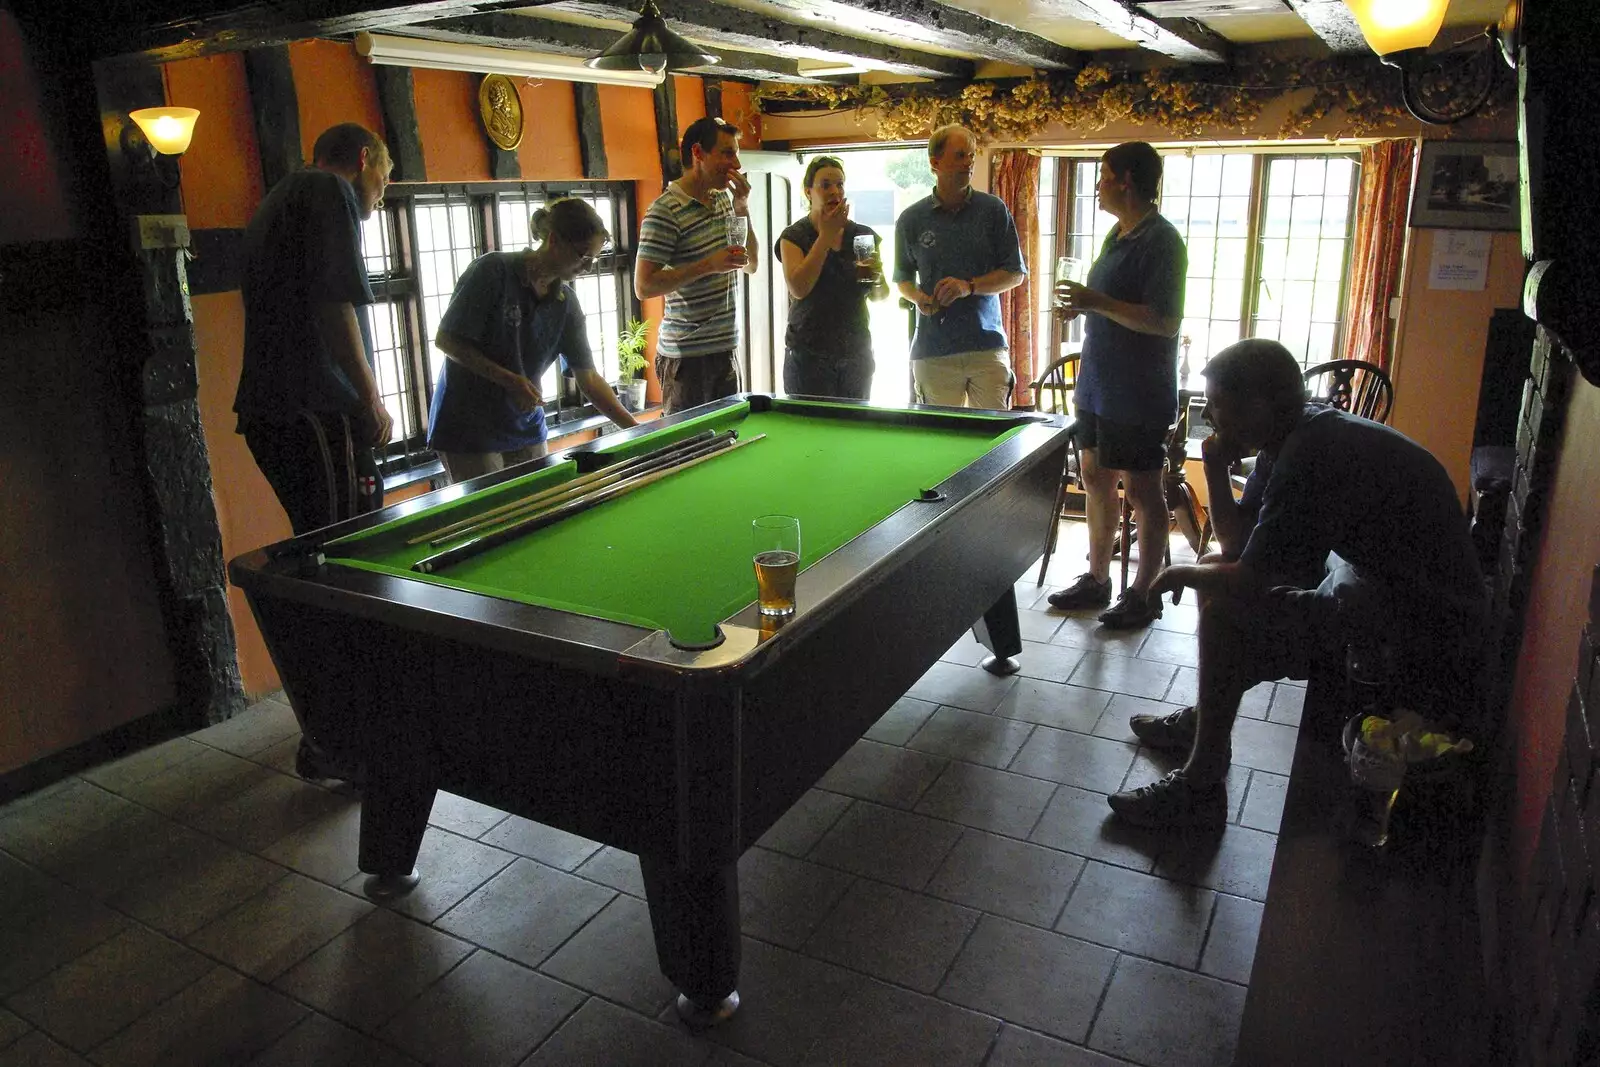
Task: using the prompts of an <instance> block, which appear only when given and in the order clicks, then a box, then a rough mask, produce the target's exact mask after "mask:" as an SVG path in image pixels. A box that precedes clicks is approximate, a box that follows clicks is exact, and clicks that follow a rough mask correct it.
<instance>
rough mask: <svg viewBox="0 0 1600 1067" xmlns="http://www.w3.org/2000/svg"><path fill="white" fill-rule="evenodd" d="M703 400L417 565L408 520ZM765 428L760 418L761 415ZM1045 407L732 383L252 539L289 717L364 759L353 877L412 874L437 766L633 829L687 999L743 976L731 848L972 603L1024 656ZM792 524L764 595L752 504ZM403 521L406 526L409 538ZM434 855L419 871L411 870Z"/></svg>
mask: <svg viewBox="0 0 1600 1067" xmlns="http://www.w3.org/2000/svg"><path fill="white" fill-rule="evenodd" d="M706 428H713V429H733V430H735V431H736V432H737V433H738V434H739V435H740V439H741V440H742V441H748V442H749V443H748V444H744V445H742V446H741V447H739V448H738V449H735V450H734V451H732V452H730V453H728V454H725V455H719V456H717V457H716V458H714V459H710V460H708V461H706V462H704V463H701V464H699V465H698V466H696V467H694V468H693V469H690V470H685V471H682V472H680V473H677V474H673V475H671V476H669V477H666V478H664V479H662V480H660V481H658V482H656V483H655V484H652V485H649V486H646V487H644V488H641V489H639V490H638V491H636V492H633V493H630V494H628V495H626V496H622V497H620V498H618V499H616V500H613V501H610V502H608V503H605V504H601V505H599V506H596V507H594V508H592V509H590V510H587V511H584V512H582V513H580V514H577V515H574V516H572V517H571V518H569V519H566V520H564V521H563V522H561V523H558V524H556V525H554V526H550V527H547V528H545V529H542V530H539V531H537V532H534V533H532V534H530V535H529V536H527V537H525V538H518V539H516V540H513V541H511V542H509V543H507V544H504V545H501V546H499V547H497V548H495V549H493V550H491V551H488V552H485V553H483V554H481V555H478V556H475V557H473V558H471V559H468V560H464V561H462V562H460V563H457V564H455V565H453V566H449V567H445V568H443V569H442V570H441V571H439V572H438V573H431V574H424V573H419V572H418V571H417V570H415V569H413V566H414V564H415V563H416V561H417V560H418V559H419V558H421V557H422V556H424V555H427V554H429V553H431V552H434V551H436V550H437V549H436V548H435V547H430V545H429V544H428V543H427V541H426V540H425V539H422V538H421V535H422V534H424V533H432V532H433V531H435V530H437V529H439V528H441V527H443V526H444V525H446V524H448V523H450V522H452V521H455V520H458V519H460V518H462V517H470V516H473V515H476V514H479V513H482V512H484V511H487V510H489V509H491V508H494V507H497V506H501V505H503V504H505V503H507V502H509V501H512V500H515V499H518V498H520V497H527V496H529V495H531V494H532V493H535V492H538V491H540V490H543V489H545V488H548V487H549V486H551V485H554V484H557V483H559V482H562V481H565V480H568V479H571V478H575V477H578V476H581V475H583V474H585V473H587V472H590V471H593V470H596V469H598V468H600V467H604V466H606V465H609V464H612V463H615V462H618V461H620V460H622V459H626V458H628V457H630V456H633V455H636V454H638V453H641V452H643V451H648V450H650V449H653V448H656V447H659V446H661V445H663V444H664V443H669V442H672V441H675V440H680V439H683V438H685V437H687V436H690V435H693V434H695V433H697V432H703V431H704V430H705V429H706ZM758 435H761V437H760V439H759V440H756V439H755V438H756V437H757V436H758ZM1066 454H1067V426H1066V422H1065V420H1064V419H1062V418H1061V417H1060V416H1053V415H1051V416H1046V415H1033V414H1025V413H1009V414H1008V413H983V412H967V411H958V410H950V409H940V408H908V409H890V408H882V407H874V406H871V405H866V404H855V403H843V402H841V403H824V402H818V401H804V400H798V399H791V398H784V397H771V396H766V395H763V394H744V395H741V396H738V397H734V398H731V399H729V400H726V401H722V402H719V403H717V404H714V405H707V406H705V407H700V408H696V409H693V410H692V411H689V412H684V413H681V414H679V415H675V416H672V417H669V418H665V419H662V420H660V421H659V422H656V423H651V424H649V425H648V426H647V427H640V428H636V429H633V430H629V431H626V432H623V433H617V434H612V435H609V436H606V437H603V438H601V439H600V440H598V441H595V442H591V443H588V444H585V445H582V446H580V447H577V448H574V449H570V450H566V451H562V452H556V453H553V454H552V455H550V456H547V457H545V458H544V459H541V460H537V461H534V462H532V463H528V464H523V465H520V466H517V467H514V468H510V469H508V470H506V471H502V472H499V473H497V474H493V475H488V476H485V477H482V478H478V479H475V480H473V481H470V482H466V483H464V484H462V485H457V486H451V487H449V488H447V489H441V490H438V491H435V492H433V493H431V494H428V495H427V496H423V497H420V498H417V499H415V500H410V501H406V502H404V503H401V504H397V505H394V506H392V507H389V508H386V509H384V510H383V511H380V512H377V513H375V514H373V515H367V516H362V517H359V518H356V519H352V520H350V521H348V522H344V523H340V524H337V525H334V526H330V527H327V528H324V529H322V530H318V531H314V532H312V533H309V534H305V535H302V536H300V537H297V538H294V539H291V540H289V541H284V542H280V543H279V544H276V545H272V546H269V547H267V548H264V549H260V550H257V551H254V552H251V553H248V554H246V555H244V556H241V557H239V558H237V559H235V560H233V562H232V563H231V564H230V566H229V575H230V577H231V578H232V580H233V582H234V584H235V585H237V586H238V587H239V588H241V589H242V590H244V592H245V594H246V595H247V597H248V599H249V602H250V605H251V609H252V610H253V611H254V613H255V616H256V619H257V620H258V621H259V623H260V626H261V631H262V633H263V635H264V636H265V638H266V642H267V646H268V649H269V650H270V651H271V654H272V657H273V660H274V662H275V663H276V664H277V667H278V671H279V674H280V676H281V678H282V680H283V686H284V690H285V692H286V693H287V695H288V697H289V700H290V702H291V703H292V704H293V705H294V708H295V710H296V713H297V715H298V716H299V718H300V722H301V725H302V727H303V728H304V730H305V732H306V733H307V735H308V736H310V737H311V738H313V739H314V740H315V741H316V742H317V743H318V744H319V745H320V746H321V747H322V748H324V749H325V750H326V751H327V752H328V753H329V754H330V756H331V757H332V758H334V759H336V760H338V761H340V762H341V763H344V764H346V765H351V764H359V765H361V766H363V767H364V768H365V770H366V780H365V783H364V785H363V790H362V811H361V836H360V845H359V851H360V857H359V859H360V867H361V870H362V871H364V872H366V873H368V874H369V875H370V876H371V877H370V878H369V879H368V885H369V892H372V893H373V894H374V895H380V894H382V893H386V892H387V893H393V892H403V891H404V890H405V889H406V888H408V887H409V886H411V885H414V884H415V879H416V878H417V877H418V874H417V872H415V871H414V869H413V868H414V866H415V863H416V858H417V853H418V849H419V847H420V844H421V841H422V836H423V832H424V830H425V828H426V826H427V820H428V815H429V812H430V810H431V808H432V804H433V799H434V793H435V790H437V789H446V790H450V791H452V792H455V793H458V794H461V795H463V796H467V797H471V798H473V799H476V800H479V801H482V802H484V803H486V804H491V805H493V806H495V807H498V808H502V809H504V810H507V811H510V812H514V813H516V814H519V815H522V816H525V817H527V818H530V819H534V820H536V821H538V822H541V823H545V824H547V825H551V826H556V827H559V828H561V829H564V830H567V831H570V832H572V833H575V834H580V835H582V836H584V837H587V838H591V839H594V840H597V841H601V842H605V843H606V844H610V845H614V846H616V847H617V848H620V849H624V850H626V851H629V852H634V853H637V854H638V856H639V859H640V865H641V869H642V872H643V875H644V882H645V889H646V896H647V899H648V904H649V909H650V917H651V924H652V928H653V931H654V936H655V942H656V950H657V955H658V958H659V961H660V964H661V969H662V972H663V973H664V974H665V975H666V976H667V977H668V978H669V979H670V980H671V981H672V982H673V983H674V984H675V985H676V987H677V988H678V990H679V992H680V997H679V1010H680V1011H681V1012H683V1013H684V1014H685V1015H686V1016H688V1017H690V1018H700V1019H702V1020H715V1019H716V1018H719V1017H723V1016H725V1015H726V1014H728V1013H730V1012H731V1011H732V1010H733V1009H734V1008H736V1007H737V1004H738V994H737V991H736V985H737V977H738V967H739V929H738V924H739V907H738V884H737V868H736V862H737V860H738V858H739V855H740V854H741V853H742V852H743V851H744V850H745V849H746V848H747V847H749V845H750V844H751V843H752V842H754V841H755V840H756V839H757V838H758V837H760V836H761V834H762V833H763V832H765V831H766V830H767V829H768V828H769V827H770V826H772V824H773V823H774V822H776V821H777V820H778V818H779V817H780V816H782V815H783V813H784V812H785V811H787V810H788V809H789V807H790V806H791V805H793V804H794V803H795V801H796V800H798V799H799V798H800V797H801V796H802V795H803V794H804V793H805V792H806V790H807V789H808V788H809V787H810V786H811V785H813V784H814V783H815V782H816V780H817V779H818V778H819V777H821V776H822V774H823V773H824V772H825V771H826V770H827V769H828V768H829V767H830V766H831V765H832V764H833V763H834V761H836V760H837V759H838V758H839V757H840V756H841V755H843V754H844V752H845V751H846V750H847V749H848V748H849V747H850V746H851V745H852V744H853V743H854V742H855V741H856V740H857V739H858V738H859V737H860V736H861V735H862V734H863V733H864V732H865V731H866V730H867V728H868V727H870V726H871V725H872V723H873V722H874V721H876V720H877V718H878V717H879V716H880V715H882V714H883V712H884V711H885V710H887V709H888V708H889V706H890V705H891V704H893V703H894V701H895V700H896V699H898V698H899V697H900V696H901V695H902V694H903V693H904V692H905V691H906V689H907V688H909V687H910V686H911V684H912V683H913V682H915V681H916V680H917V679H918V678H919V677H920V676H921V675H922V674H923V673H924V672H925V671H926V670H927V669H928V668H929V667H930V666H931V665H932V664H933V663H934V662H935V661H936V660H937V659H938V657H939V655H940V654H941V653H942V652H944V650H945V649H947V648H949V647H950V645H951V644H952V643H953V642H954V641H955V640H956V639H957V638H958V637H960V635H961V633H962V631H963V630H966V629H967V628H968V627H972V628H973V630H974V632H975V633H976V634H977V636H978V637H979V639H980V640H982V641H983V642H984V643H985V644H986V645H987V646H988V647H989V649H990V650H991V651H992V652H993V653H994V655H993V656H991V657H990V658H989V660H988V661H987V662H986V664H985V666H986V667H987V668H988V669H990V670H993V671H996V672H1000V673H1004V672H1007V671H1011V670H1015V669H1016V668H1017V662H1016V659H1015V657H1016V656H1017V655H1018V654H1020V652H1021V651H1022V642H1021V640H1020V635H1019V633H1018V628H1017V609H1016V599H1015V594H1014V588H1013V583H1014V582H1015V581H1016V579H1017V578H1018V577H1019V576H1020V575H1021V574H1022V573H1023V571H1024V570H1025V569H1026V568H1027V567H1028V565H1029V564H1030V563H1031V562H1032V561H1033V560H1034V559H1036V558H1037V557H1038V555H1039V552H1040V547H1041V546H1042V544H1043V543H1044V534H1045V531H1046V529H1047V527H1048V524H1049V523H1050V522H1051V521H1052V520H1053V517H1054V516H1053V505H1054V501H1055V496H1056V489H1057V486H1058V485H1059V483H1060V480H1061V476H1062V471H1063V469H1064V466H1065V463H1066ZM774 512H777V513H784V514H790V515H795V516H797V517H799V519H800V522H801V568H802V570H801V572H800V575H799V579H798V582H797V586H796V594H797V596H796V598H797V609H796V611H795V613H794V614H793V615H792V616H791V617H789V619H788V620H787V622H786V623H785V624H784V625H782V626H781V627H775V626H773V625H771V624H765V625H764V624H763V623H762V621H761V617H760V615H759V613H758V612H757V610H756V605H755V603H754V599H755V576H754V572H753V568H752V566H751V559H750V557H751V549H750V533H749V530H750V522H751V519H752V518H753V517H755V516H757V515H761V514H767V513H774ZM412 541H420V543H418V544H410V543H409V542H412ZM423 873H424V874H425V872H423Z"/></svg>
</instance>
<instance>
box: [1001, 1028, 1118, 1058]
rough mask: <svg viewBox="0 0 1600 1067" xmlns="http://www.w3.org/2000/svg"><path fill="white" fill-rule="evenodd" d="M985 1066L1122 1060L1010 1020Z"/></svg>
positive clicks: (1002, 1030)
mask: <svg viewBox="0 0 1600 1067" xmlns="http://www.w3.org/2000/svg"><path fill="white" fill-rule="evenodd" d="M984 1067H1122V1061H1121V1060H1113V1059H1111V1058H1110V1057H1107V1056H1102V1055H1100V1053H1098V1052H1091V1051H1089V1050H1088V1049H1086V1048H1081V1047H1080V1046H1078V1045H1069V1044H1067V1043H1066V1042H1065V1041H1057V1040H1056V1039H1055V1038H1053V1037H1045V1036H1044V1035H1042V1034H1035V1033H1033V1032H1031V1031H1029V1030H1023V1029H1021V1028H1020V1027H1016V1026H1012V1025H1010V1024H1007V1025H1005V1026H1002V1027H1001V1028H1000V1038H999V1040H997V1041H996V1042H995V1043H994V1051H993V1052H991V1053H990V1054H989V1058H988V1060H986V1061H985V1062H984Z"/></svg>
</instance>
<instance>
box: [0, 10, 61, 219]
mask: <svg viewBox="0 0 1600 1067" xmlns="http://www.w3.org/2000/svg"><path fill="white" fill-rule="evenodd" d="M43 103H44V101H43V96H42V95H41V86H40V83H39V81H38V80H37V79H36V78H35V77H34V74H33V70H32V68H31V66H30V63H29V59H28V48H27V42H25V41H24V40H23V37H22V28H21V27H20V26H18V25H17V20H16V17H15V16H13V15H12V14H11V12H9V11H6V10H4V9H0V145H5V149H4V151H0V189H4V190H5V191H6V207H5V210H4V211H0V244H9V243H11V242H14V241H51V240H63V239H65V238H68V237H72V236H73V235H74V233H75V232H76V229H75V227H74V225H73V220H72V212H71V210H70V209H69V207H68V204H67V193H66V188H65V185H64V181H63V179H64V177H65V174H64V171H63V168H62V167H61V165H60V161H59V160H58V158H57V156H56V151H55V148H54V147H53V146H52V145H51V143H50V134H49V130H48V126H47V124H46V121H45V114H44V106H43Z"/></svg>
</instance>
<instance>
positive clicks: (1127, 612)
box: [1050, 141, 1189, 629]
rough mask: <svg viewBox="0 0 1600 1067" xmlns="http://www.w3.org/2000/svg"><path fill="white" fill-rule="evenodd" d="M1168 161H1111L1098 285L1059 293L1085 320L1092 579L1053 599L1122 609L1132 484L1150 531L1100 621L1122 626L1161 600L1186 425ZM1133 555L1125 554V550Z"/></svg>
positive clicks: (1184, 263)
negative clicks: (1172, 470) (1173, 448)
mask: <svg viewBox="0 0 1600 1067" xmlns="http://www.w3.org/2000/svg"><path fill="white" fill-rule="evenodd" d="M1160 191H1161V157H1160V156H1159V155H1158V154H1157V153H1156V150H1155V149H1154V148H1152V147H1151V146H1150V145H1148V144H1145V143H1144V142H1143V141H1129V142H1127V143H1125V144H1119V145H1117V146H1116V147H1115V148H1113V149H1111V150H1110V151H1108V152H1106V154H1105V155H1103V156H1101V157H1100V184H1099V186H1098V187H1097V189H1096V192H1097V193H1098V196H1099V200H1100V209H1101V210H1102V211H1106V212H1109V213H1110V214H1112V215H1115V216H1116V217H1117V225H1116V226H1115V227H1114V228H1113V229H1112V231H1111V232H1110V233H1109V234H1107V235H1106V240H1105V244H1104V245H1102V246H1101V248H1100V257H1099V258H1098V259H1096V260H1095V261H1094V266H1093V267H1091V268H1090V269H1089V283H1088V284H1087V285H1079V284H1077V283H1076V282H1071V281H1065V282H1059V283H1057V285H1056V310H1057V311H1058V312H1059V313H1060V314H1061V315H1062V317H1063V318H1066V319H1071V318H1074V317H1076V316H1078V315H1080V314H1081V315H1084V316H1085V320H1084V327H1083V359H1082V361H1081V364H1080V367H1079V370H1078V380H1077V385H1076V388H1075V389H1074V390H1073V400H1072V404H1073V409H1074V412H1075V413H1076V415H1077V422H1076V424H1075V432H1076V435H1077V439H1078V448H1079V452H1080V454H1081V456H1082V459H1083V486H1084V496H1085V502H1084V514H1085V518H1086V519H1087V520H1088V526H1089V571H1088V573H1087V574H1081V575H1079V576H1078V578H1077V580H1076V581H1074V582H1073V583H1072V584H1071V585H1069V586H1067V587H1066V588H1065V589H1059V590H1057V591H1056V592H1054V593H1051V594H1050V606H1051V607H1054V608H1060V609H1063V610H1066V611H1073V610H1077V609H1082V608H1104V607H1106V605H1108V604H1110V603H1111V542H1112V539H1113V537H1114V535H1115V532H1116V528H1117V517H1118V510H1119V508H1118V500H1117V483H1118V482H1121V483H1122V485H1123V487H1124V489H1125V491H1126V492H1127V494H1128V499H1129V501H1131V502H1132V504H1133V514H1134V518H1136V519H1137V520H1138V523H1139V570H1138V572H1137V573H1136V574H1135V575H1134V579H1133V583H1132V584H1131V585H1129V586H1128V588H1127V590H1126V591H1125V592H1124V593H1123V596H1122V599H1121V600H1119V601H1118V602H1117V603H1116V605H1115V606H1113V607H1111V608H1109V609H1108V610H1106V611H1102V612H1101V613H1100V621H1101V623H1103V624H1104V625H1106V626H1109V627H1112V628H1113V629H1116V628H1121V629H1134V628H1138V627H1143V626H1149V625H1150V623H1151V622H1153V621H1154V620H1155V619H1156V618H1157V617H1158V616H1160V614H1161V602H1160V601H1159V600H1158V599H1156V598H1154V597H1146V596H1145V595H1144V594H1145V590H1147V589H1149V588H1150V583H1151V582H1153V581H1155V577H1156V573H1157V572H1158V571H1160V570H1161V560H1162V557H1163V554H1164V553H1163V549H1164V548H1165V545H1166V540H1167V530H1168V512H1167V497H1166V491H1165V489H1164V488H1163V485H1162V475H1163V473H1164V470H1165V465H1166V458H1167V457H1166V440H1167V428H1168V427H1169V426H1171V425H1172V423H1173V422H1174V421H1176V419H1177V417H1178V331H1179V329H1180V328H1181V326H1182V323H1183V296H1184V278H1185V275H1187V274H1188V268H1189V255H1188V252H1187V250H1186V249H1185V248H1184V246H1183V238H1182V237H1181V236H1180V235H1179V233H1178V231H1177V229H1176V228H1175V227H1174V226H1173V225H1172V223H1170V222H1168V221H1167V220H1166V219H1164V218H1162V217H1161V215H1160V214H1158V213H1157V211H1156V197H1157V196H1158V195H1159V194H1160ZM1124 551H1126V549H1124Z"/></svg>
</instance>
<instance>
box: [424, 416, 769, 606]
mask: <svg viewBox="0 0 1600 1067" xmlns="http://www.w3.org/2000/svg"><path fill="white" fill-rule="evenodd" d="M766 436H767V435H766V434H764V433H758V434H756V435H755V436H754V437H748V438H745V439H744V440H742V441H736V442H734V443H733V444H729V445H723V446H721V447H719V448H715V449H713V450H712V451H710V452H707V453H705V454H704V455H702V456H699V457H697V458H695V459H691V460H689V461H688V462H686V463H680V464H678V465H677V466H673V467H665V468H663V469H661V470H658V471H655V472H654V473H651V474H642V475H639V476H638V477H636V478H629V479H628V480H627V481H624V482H619V483H617V484H616V485H613V486H611V487H610V488H609V489H602V490H600V491H599V492H597V493H591V494H590V495H588V496H585V497H583V498H582V499H579V500H574V501H572V502H570V503H567V504H562V505H560V506H558V507H554V508H551V509H550V510H549V511H542V512H540V513H539V514H537V515H534V516H533V517H531V518H528V519H524V520H523V521H522V522H519V523H517V524H516V525H515V526H507V527H506V528H505V529H503V530H496V531H495V532H494V533H491V534H484V535H483V536H482V537H479V538H475V539H473V540H471V541H465V542H463V543H461V544H459V545H456V546H455V547H454V548H447V549H445V550H444V551H443V552H436V553H434V554H433V555H431V556H428V557H426V558H425V559H419V560H417V562H415V563H413V564H412V565H411V569H412V570H414V571H420V572H421V573H423V574H433V573H435V572H437V571H439V570H441V569H442V568H444V567H448V566H450V565H451V564H455V563H460V562H461V561H463V560H466V559H470V558H472V557H473V556H476V555H478V554H480V553H482V552H487V551H489V549H491V548H498V547H500V546H501V545H503V544H505V543H506V542H507V541H514V540H516V539H517V538H518V537H521V536H523V535H524V534H530V533H533V532H535V531H536V530H542V529H544V528H545V527H546V526H553V525H555V524H556V523H558V522H560V521H561V520H562V519H566V518H569V517H570V516H573V515H576V514H578V513H579V512H582V511H587V510H589V509H590V508H592V507H594V506H596V505H597V504H603V503H605V502H606V501H608V500H614V499H616V498H617V497H620V496H626V495H628V494H629V493H631V492H633V491H634V490H635V489H643V488H644V487H645V486H647V485H649V484H651V483H652V482H659V481H660V480H661V479H663V478H667V477H670V476H671V475H674V474H677V473H678V472H680V471H686V470H688V469H689V468H690V467H693V466H695V465H696V464H698V463H704V462H705V461H706V460H708V459H715V458H717V457H718V456H725V455H727V454H728V453H729V452H734V451H737V450H738V449H741V448H743V447H744V446H745V445H753V444H755V443H756V442H757V441H760V440H762V439H763V438H765V437H766Z"/></svg>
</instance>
